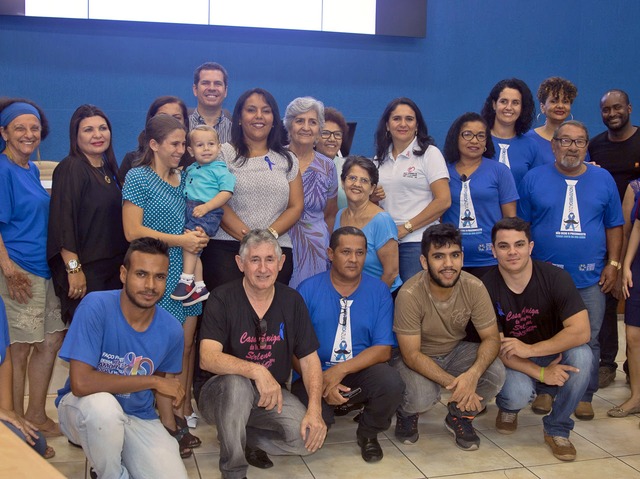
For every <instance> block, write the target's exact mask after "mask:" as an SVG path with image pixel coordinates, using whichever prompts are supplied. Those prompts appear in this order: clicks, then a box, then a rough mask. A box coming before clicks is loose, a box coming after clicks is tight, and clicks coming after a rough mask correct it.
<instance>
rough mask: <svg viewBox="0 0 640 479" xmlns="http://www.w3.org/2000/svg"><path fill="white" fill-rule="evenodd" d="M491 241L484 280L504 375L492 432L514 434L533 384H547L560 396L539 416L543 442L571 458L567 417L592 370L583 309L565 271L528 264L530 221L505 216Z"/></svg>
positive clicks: (570, 426)
mask: <svg viewBox="0 0 640 479" xmlns="http://www.w3.org/2000/svg"><path fill="white" fill-rule="evenodd" d="M491 238H492V250H493V255H494V256H495V258H496V259H497V260H498V266H497V267H494V268H492V269H491V270H489V271H488V272H487V273H486V274H485V275H484V276H483V277H482V282H483V283H484V285H485V286H486V287H487V291H489V296H491V302H492V303H493V307H494V309H495V312H496V317H497V318H498V326H499V328H500V331H501V333H502V340H501V343H502V344H501V347H500V359H501V360H502V362H503V363H504V365H505V366H506V371H507V377H506V380H505V382H504V385H503V387H502V390H501V391H500V393H498V395H497V396H496V405H497V406H498V408H499V411H498V415H497V417H496V430H497V431H498V432H499V433H501V434H513V433H514V432H516V429H517V427H518V413H519V412H520V410H521V409H522V408H523V407H525V406H526V405H527V404H529V403H530V402H531V400H532V398H533V397H534V396H535V392H536V385H537V384H546V385H548V387H551V388H554V390H557V395H556V400H555V402H553V404H552V409H551V414H549V415H548V416H545V417H544V418H543V419H542V422H543V425H544V440H545V442H546V443H547V444H548V445H549V447H551V451H552V452H553V455H554V456H555V457H557V458H558V459H560V460H562V461H573V460H574V459H575V458H576V450H575V447H574V446H573V444H571V441H570V440H569V434H570V433H571V431H572V430H573V425H574V424H573V421H572V420H571V413H572V412H573V411H574V409H575V408H576V406H577V404H578V402H579V401H580V399H581V398H582V395H583V394H584V392H585V391H586V389H587V384H588V383H589V378H590V371H591V367H592V354H591V350H590V349H589V347H588V346H587V345H586V343H587V341H589V336H590V332H589V317H588V315H587V309H586V308H585V305H584V302H583V301H582V298H581V297H580V294H579V293H578V291H577V289H576V287H575V285H574V284H573V281H572V280H571V278H570V276H569V273H567V272H566V271H563V270H561V269H560V268H557V267H555V266H553V265H552V264H549V263H544V262H542V261H537V260H532V259H531V250H532V249H533V242H532V241H531V230H530V227H529V223H527V222H526V221H524V220H522V219H520V218H503V219H502V220H500V221H498V222H497V223H496V224H495V225H494V227H493V229H492V231H491Z"/></svg>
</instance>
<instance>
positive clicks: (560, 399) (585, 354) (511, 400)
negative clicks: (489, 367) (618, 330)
mask: <svg viewBox="0 0 640 479" xmlns="http://www.w3.org/2000/svg"><path fill="white" fill-rule="evenodd" d="M557 357H558V355H557V354H553V355H551V356H542V357H539V358H529V360H530V361H532V362H534V363H536V364H537V365H538V366H547V365H548V364H549V363H550V362H551V361H553V360H554V359H555V358H557ZM560 363H561V364H567V365H569V366H573V367H576V368H578V369H579V370H580V372H578V373H572V372H570V373H569V379H568V380H567V382H565V383H564V386H560V387H558V388H557V393H556V399H555V401H554V402H553V408H552V409H551V413H550V414H549V415H547V416H545V417H544V418H542V423H543V424H544V431H545V432H546V433H547V434H549V435H551V436H562V437H569V433H570V432H571V431H572V430H573V419H571V414H572V413H573V411H574V410H575V408H576V406H577V405H578V402H579V401H580V400H581V399H582V396H583V394H584V392H585V391H586V389H587V385H588V384H589V380H590V377H591V368H592V364H593V354H592V353H591V350H590V349H589V347H588V346H587V345H586V344H583V345H581V346H577V347H575V348H571V349H569V350H567V351H565V352H563V353H562V360H561V361H560ZM506 369H507V379H506V380H505V382H504V386H503V387H502V391H500V394H498V396H497V397H496V405H497V406H498V407H499V408H500V409H501V410H503V411H506V412H515V413H517V412H518V411H520V409H522V408H524V407H525V406H527V404H530V403H531V401H533V400H534V399H535V397H536V384H537V383H538V381H537V380H535V379H534V378H532V377H530V376H528V375H526V374H525V373H522V372H520V371H516V370H514V369H509V368H506Z"/></svg>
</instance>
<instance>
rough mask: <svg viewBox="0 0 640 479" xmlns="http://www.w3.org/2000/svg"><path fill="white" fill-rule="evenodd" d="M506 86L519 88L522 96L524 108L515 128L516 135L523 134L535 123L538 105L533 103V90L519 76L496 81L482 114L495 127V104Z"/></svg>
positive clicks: (490, 125)
mask: <svg viewBox="0 0 640 479" xmlns="http://www.w3.org/2000/svg"><path fill="white" fill-rule="evenodd" d="M505 88H513V89H514V90H518V91H519V92H520V95H521V96H522V110H521V112H520V116H519V117H518V119H517V120H516V124H515V130H516V135H523V134H525V133H526V132H527V131H529V130H530V129H531V125H532V124H533V121H534V119H535V116H536V107H535V104H534V103H533V95H532V94H531V90H530V89H529V87H528V86H527V84H526V83H525V82H523V81H522V80H519V79H518V78H507V79H506V80H500V81H499V82H498V83H496V84H495V85H494V87H493V88H492V89H491V92H489V96H488V97H487V99H486V100H485V101H484V105H483V106H482V111H481V112H480V114H481V115H482V117H483V118H484V119H485V121H486V122H487V124H488V125H489V127H490V128H493V124H494V123H495V120H496V110H495V108H494V106H493V104H494V103H495V102H497V101H498V98H500V93H502V90H504V89H505Z"/></svg>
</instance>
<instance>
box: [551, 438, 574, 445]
mask: <svg viewBox="0 0 640 479" xmlns="http://www.w3.org/2000/svg"><path fill="white" fill-rule="evenodd" d="M553 442H555V443H556V444H557V445H558V446H559V447H571V441H569V439H568V438H566V437H562V436H553Z"/></svg>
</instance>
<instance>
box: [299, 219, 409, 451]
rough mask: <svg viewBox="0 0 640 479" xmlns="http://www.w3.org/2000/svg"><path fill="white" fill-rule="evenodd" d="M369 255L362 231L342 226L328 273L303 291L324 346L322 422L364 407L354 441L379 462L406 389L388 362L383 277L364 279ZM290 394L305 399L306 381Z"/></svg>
mask: <svg viewBox="0 0 640 479" xmlns="http://www.w3.org/2000/svg"><path fill="white" fill-rule="evenodd" d="M366 254H367V238H366V237H365V235H364V233H363V232H362V231H361V230H359V229H358V228H355V227H353V226H344V227H342V228H338V229H337V230H336V231H334V232H333V234H332V235H331V240H330V242H329V248H328V255H329V259H330V260H331V269H330V270H329V271H327V272H324V273H319V274H317V275H315V276H312V277H311V278H309V279H307V280H305V281H304V282H302V284H301V285H300V286H299V287H298V291H299V292H300V294H301V295H302V297H303V298H304V300H305V303H306V304H307V307H308V308H309V314H310V315H311V321H312V322H313V327H314V329H315V331H316V334H317V335H318V338H319V340H320V349H319V355H320V360H321V363H322V369H323V371H324V372H323V392H322V396H323V398H324V400H323V401H322V417H323V418H324V421H325V422H326V424H327V426H329V427H330V426H331V425H332V424H333V423H334V422H335V419H334V409H335V407H336V406H340V405H342V404H346V403H347V402H349V403H351V404H362V403H364V411H363V413H362V414H361V415H360V420H359V421H358V422H359V425H358V430H357V433H356V436H357V438H358V445H359V446H360V450H361V455H362V458H363V459H364V460H365V461H366V462H376V461H379V460H381V459H382V456H383V453H382V448H381V447H380V444H379V442H378V434H379V433H381V432H383V431H386V430H387V429H389V426H391V418H392V417H393V415H394V413H395V412H396V409H397V408H398V405H399V404H400V401H401V399H402V393H403V391H404V383H403V382H402V379H400V376H399V374H398V373H397V372H396V371H395V370H394V369H393V368H392V367H391V366H389V364H388V363H387V362H388V361H389V359H390V358H391V348H392V347H393V346H395V339H394V337H393V332H392V326H393V300H392V299H391V293H390V292H389V287H388V286H387V285H386V284H385V283H383V282H382V281H381V280H380V279H378V278H374V277H373V276H369V275H367V274H363V273H362V270H363V268H364V261H365V257H366ZM291 391H292V392H293V393H294V394H296V395H297V396H298V397H299V398H300V400H301V401H302V402H303V403H306V402H307V401H308V397H307V394H306V391H305V388H304V385H303V381H302V379H298V380H296V381H294V383H293V384H292V386H291Z"/></svg>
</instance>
